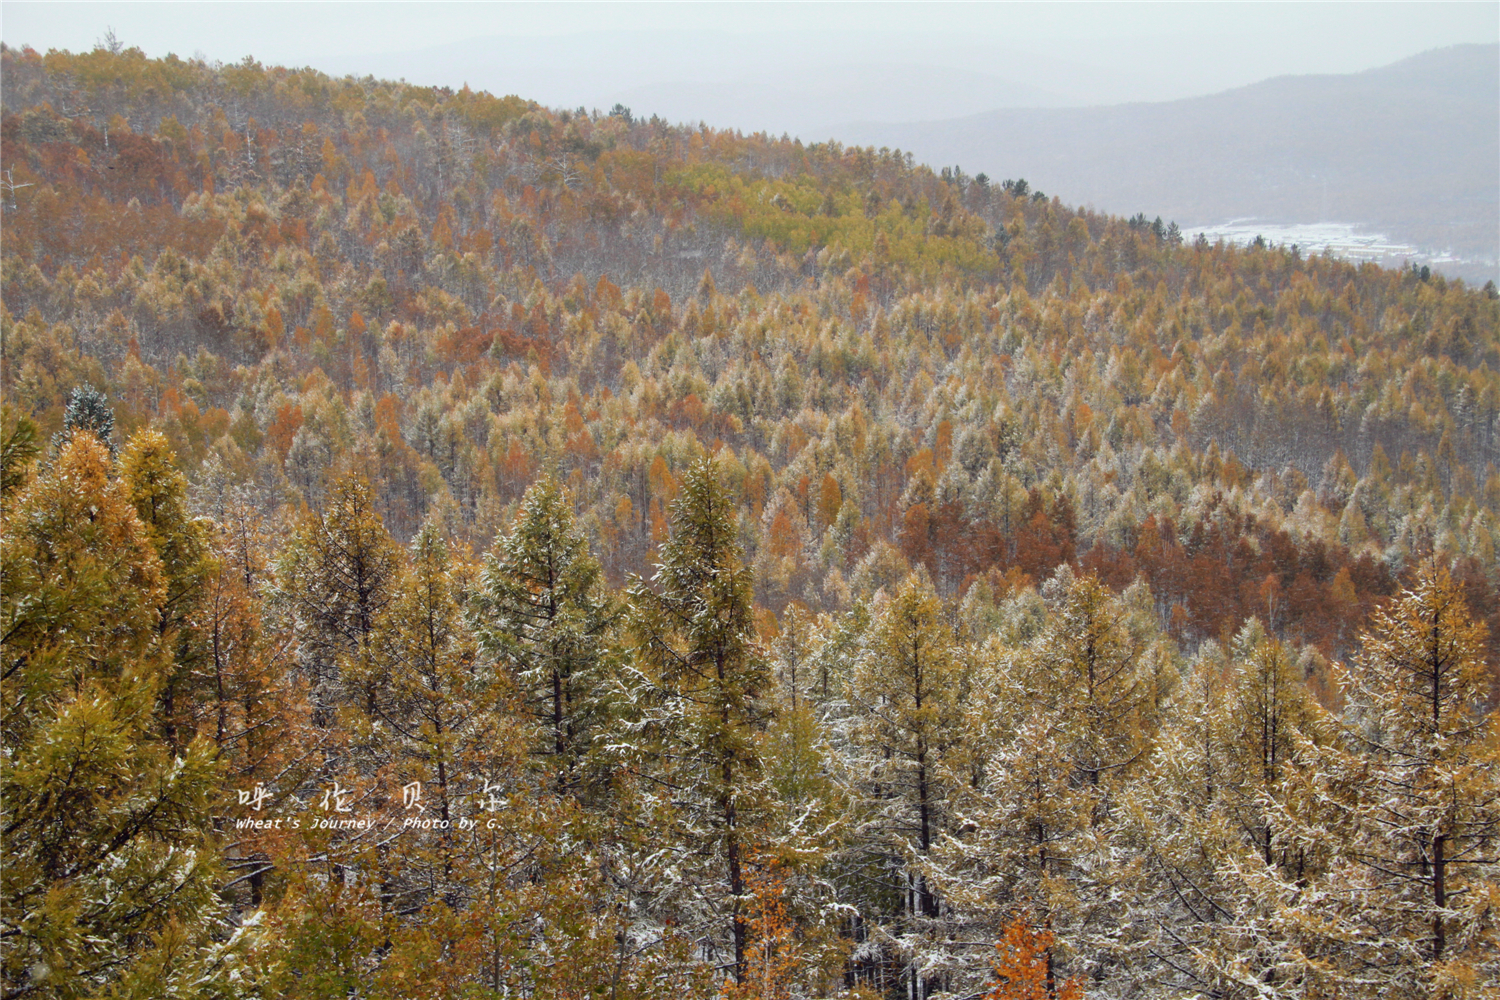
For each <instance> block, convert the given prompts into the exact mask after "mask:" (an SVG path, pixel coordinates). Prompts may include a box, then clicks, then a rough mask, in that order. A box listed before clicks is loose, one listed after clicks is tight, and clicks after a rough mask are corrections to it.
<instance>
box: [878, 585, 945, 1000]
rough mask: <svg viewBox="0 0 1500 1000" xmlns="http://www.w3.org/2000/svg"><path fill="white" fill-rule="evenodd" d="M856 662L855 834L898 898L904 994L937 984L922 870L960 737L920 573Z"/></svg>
mask: <svg viewBox="0 0 1500 1000" xmlns="http://www.w3.org/2000/svg"><path fill="white" fill-rule="evenodd" d="M864 653H865V655H864V657H863V658H862V659H861V660H860V661H859V663H858V664H857V665H856V667H855V670H854V674H853V677H852V678H851V680H850V691H849V699H850V701H851V703H853V705H854V706H855V709H856V714H855V716H854V718H853V720H852V723H851V728H850V736H851V740H852V742H853V743H854V745H855V746H856V747H857V748H858V752H859V754H860V758H861V760H860V764H859V767H860V770H861V771H863V772H864V774H863V776H862V779H861V785H862V788H861V791H862V793H863V795H864V797H865V798H866V800H867V803H866V810H865V811H866V813H867V816H866V817H865V821H864V822H865V829H864V833H865V835H866V836H867V837H869V838H871V839H872V841H873V846H875V848H876V850H877V851H878V852H879V853H883V854H885V855H886V856H887V857H888V858H889V859H890V864H891V871H890V872H889V873H888V876H887V877H891V878H894V879H896V880H897V882H898V883H899V884H898V885H896V886H892V888H893V889H894V890H895V895H896V897H897V898H898V899H899V900H900V903H899V906H900V916H899V917H898V922H897V928H896V935H895V936H896V939H897V947H898V948H899V949H900V950H901V952H902V953H904V954H905V957H906V965H907V968H906V974H907V977H908V980H909V988H910V992H911V995H912V996H913V997H915V998H918V1000H920V998H921V997H925V996H926V995H927V994H928V993H929V992H931V991H932V990H933V989H934V988H936V986H937V984H938V982H939V980H938V978H937V977H936V976H930V975H929V974H928V973H927V972H926V971H924V969H926V967H927V966H929V965H930V964H931V961H930V956H928V955H927V954H926V948H925V945H924V944H923V940H924V938H925V937H926V936H927V935H928V932H929V931H930V930H931V929H932V927H933V924H934V922H935V921H936V920H937V919H938V917H939V916H940V914H941V912H942V901H941V899H940V897H939V894H938V892H937V888H936V886H934V885H933V884H932V881H931V878H930V875H929V873H928V871H927V869H926V867H925V862H926V860H927V858H928V856H929V854H930V853H931V851H932V848H933V846H934V844H935V843H937V841H938V840H939V838H941V837H942V835H943V834H944V832H945V831H946V829H947V827H948V824H949V818H950V814H951V805H950V802H949V797H950V793H951V791H952V789H951V787H950V782H949V781H948V780H947V778H946V776H945V774H944V763H945V758H947V757H948V755H949V754H951V753H953V752H954V751H955V749H956V747H957V745H958V744H959V743H960V741H961V740H962V738H963V725H962V723H963V711H962V705H963V700H964V696H965V694H966V687H967V684H966V681H967V677H966V664H965V661H964V658H963V657H962V655H961V653H960V649H959V648H958V644H957V642H956V641H955V639H954V635H953V629H952V627H951V625H950V624H949V623H948V621H947V620H946V617H945V615H944V611H943V605H942V602H941V600H939V598H938V596H937V593H936V591H935V590H934V589H933V586H932V581H931V579H930V578H929V577H928V576H927V573H926V571H925V570H922V569H918V570H917V571H915V572H913V573H911V574H910V575H908V576H907V578H906V580H905V581H903V582H902V584H901V588H900V590H898V591H897V592H896V594H895V596H894V597H891V598H890V599H889V600H888V601H886V602H885V603H884V605H883V606H881V607H879V608H878V609H877V610H876V612H875V615H874V619H873V621H872V622H871V634H870V638H869V645H868V648H867V649H866V650H865V651H864Z"/></svg>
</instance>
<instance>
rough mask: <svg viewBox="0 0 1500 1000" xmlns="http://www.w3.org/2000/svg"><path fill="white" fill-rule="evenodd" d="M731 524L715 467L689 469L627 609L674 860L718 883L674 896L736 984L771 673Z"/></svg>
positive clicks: (698, 883) (741, 965)
mask: <svg viewBox="0 0 1500 1000" xmlns="http://www.w3.org/2000/svg"><path fill="white" fill-rule="evenodd" d="M737 514H738V511H737V510H736V508H735V504H734V502H733V500H732V498H731V496H730V494H729V491H728V490H727V489H726V488H725V486H724V484H723V482H722V481H721V479H720V474H719V469H718V467H717V465H716V463H715V462H714V461H713V460H712V459H707V458H705V459H701V460H699V461H697V462H695V463H694V464H693V466H692V467H691V468H689V470H688V472H687V474H686V476H685V477H684V478H683V480H682V483H681V492H680V494H679V496H678V498H677V500H676V501H675V502H674V503H673V504H672V522H671V534H670V536H669V537H668V539H667V540H666V542H664V543H663V544H662V546H661V561H660V563H659V565H658V568H657V572H656V575H655V577H654V579H653V581H652V583H653V584H654V585H655V586H654V587H653V586H650V585H647V583H646V582H645V581H637V582H636V584H635V585H634V586H633V587H632V588H631V591H630V602H631V626H632V629H633V631H634V633H635V635H636V636H637V638H638V640H639V647H638V653H637V655H638V658H639V661H640V664H641V666H642V668H643V669H644V672H645V674H646V676H647V678H648V682H649V683H650V684H651V685H652V686H653V687H654V688H655V689H656V691H657V699H656V700H657V701H658V705H657V706H656V707H655V709H654V710H652V711H651V712H649V713H648V717H647V721H646V727H647V730H648V731H649V732H652V733H654V735H655V738H656V740H657V743H658V746H659V748H660V750H659V757H658V762H659V771H658V774H657V776H656V777H657V781H658V782H659V787H661V788H663V789H664V792H663V795H664V796H665V797H666V798H667V799H669V800H670V807H669V808H668V810H667V811H668V812H669V814H671V815H672V816H673V817H674V819H675V825H676V827H677V831H678V834H679V836H680V837H681V838H682V847H683V852H684V853H683V856H682V861H683V864H684V866H692V867H694V868H696V867H698V866H699V865H703V864H707V865H709V866H712V867H714V868H717V869H718V873H717V875H716V876H715V875H710V873H709V872H708V871H700V872H699V873H698V877H697V878H696V879H695V880H694V881H695V884H694V885H691V886H684V887H679V888H680V889H689V890H691V894H692V895H698V896H701V897H702V902H703V904H706V906H707V908H708V910H709V912H710V913H711V914H717V915H718V919H719V920H720V921H722V923H721V924H720V926H721V927H722V930H723V932H727V938H728V942H727V943H728V948H729V956H730V957H729V960H728V961H727V962H724V963H723V967H724V968H725V969H726V970H727V971H728V972H729V973H730V976H731V977H732V978H733V979H734V980H735V981H736V982H739V981H741V980H742V979H743V977H744V973H745V955H746V952H745V949H746V943H747V933H748V925H747V922H746V919H747V914H746V910H745V906H746V901H747V898H748V897H747V882H746V864H747V855H748V849H749V847H750V846H751V844H753V842H754V840H755V836H756V833H755V820H756V818H757V816H758V814H759V813H760V812H761V811H762V810H763V808H764V803H763V799H764V797H765V787H764V785H765V779H764V773H763V766H762V761H761V759H760V745H759V742H758V738H757V736H758V733H759V731H760V729H761V728H762V726H763V724H764V721H765V708H764V704H763V698H764V695H765V693H766V691H767V688H768V687H769V683H770V676H769V673H770V672H769V668H768V665H767V662H766V658H765V656H764V654H763V652H762V650H761V648H760V646H759V644H758V643H757V642H756V639H755V622H754V617H753V614H752V594H753V584H752V580H751V574H750V569H749V567H748V566H746V565H745V561H744V555H743V552H742V550H741V548H740V543H739V538H738V533H737V529H736V518H737ZM715 882H717V884H718V888H717V889H715V888H712V886H713V884H714V883H715ZM715 937H718V935H715ZM719 940H723V938H719Z"/></svg>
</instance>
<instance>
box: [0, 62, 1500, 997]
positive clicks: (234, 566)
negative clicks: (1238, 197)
mask: <svg viewBox="0 0 1500 1000" xmlns="http://www.w3.org/2000/svg"><path fill="white" fill-rule="evenodd" d="M0 63H3V65H0V70H3V74H0V87H3V90H0V139H3V146H0V160H3V162H0V173H3V176H4V177H5V181H6V185H7V187H6V190H5V192H4V194H5V198H4V203H3V206H0V212H3V219H4V225H5V240H4V244H3V247H0V292H3V298H4V301H3V305H0V326H3V336H4V345H5V350H4V356H3V359H0V384H3V389H4V395H5V400H6V408H5V415H4V420H3V426H0V457H3V477H0V478H3V490H4V510H3V519H4V530H3V546H4V553H3V554H4V562H3V574H4V577H3V587H0V592H3V593H0V600H3V615H0V620H3V646H0V671H3V684H4V686H3V692H0V699H3V700H0V727H3V736H4V745H5V755H6V756H5V773H4V777H3V782H0V805H3V810H4V817H3V822H4V831H5V838H4V840H5V844H4V852H5V853H4V865H3V874H0V879H3V885H4V894H3V912H0V976H3V989H4V991H5V994H6V995H7V996H12V995H14V996H84V995H94V994H97V993H100V992H103V991H109V990H115V991H118V992H119V993H121V994H122V995H137V996H142V997H157V996H176V995H183V996H188V995H194V996H197V995H223V996H272V995H281V996H288V997H301V996H306V997H324V996H332V995H339V996H370V997H377V996H389V997H407V996H417V995H422V996H427V995H431V996H452V995H474V996H509V995H517V994H524V995H532V996H558V997H583V996H606V995H607V996H609V997H611V998H623V997H657V996H680V995H710V994H712V993H714V992H715V991H721V992H723V993H724V994H725V995H726V996H734V997H766V998H769V997H796V996H809V997H810V996H834V995H848V996H855V995H865V996H885V995H889V996H896V995H900V996H907V997H911V998H913V1000H921V998H927V997H936V996H940V995H949V996H954V997H957V996H981V995H986V996H993V997H1007V996H1027V997H1062V996H1079V995H1088V996H1100V997H1168V996H1182V995H1202V996H1225V997H1232V996H1246V997H1250V996H1257V997H1259V996H1282V997H1304V996H1349V997H1361V996H1369V995H1376V994H1382V993H1383V994H1385V995H1391V996H1413V997H1415V996H1428V995H1445V996H1465V995H1474V996H1478V995H1482V991H1483V990H1485V989H1487V988H1488V986H1487V984H1489V983H1492V982H1494V981H1495V979H1496V977H1497V976H1500V966H1497V962H1496V958H1495V955H1496V954H1497V953H1500V942H1497V940H1496V927H1495V917H1494V912H1495V905H1494V904H1495V900H1496V899H1497V898H1500V879H1497V875H1496V850H1497V846H1500V845H1497V843H1496V839H1497V837H1500V786H1497V779H1496V772H1497V768H1496V765H1497V763H1500V761H1497V753H1500V730H1497V728H1496V722H1495V719H1496V715H1495V713H1494V711H1493V706H1494V704H1495V699H1496V688H1497V680H1500V674H1497V668H1500V655H1497V643H1500V610H1497V609H1500V597H1497V594H1500V591H1497V587H1500V569H1497V565H1500V562H1497V559H1496V554H1495V552H1496V545H1497V542H1500V524H1497V521H1496V518H1497V515H1500V471H1497V464H1500V375H1497V372H1500V303H1497V301H1496V298H1495V297H1494V296H1493V295H1492V294H1489V292H1488V291H1477V290H1474V289H1470V288H1467V287H1465V286H1464V285H1463V284H1462V283H1460V282H1448V281H1445V280H1444V279H1442V278H1441V277H1437V276H1432V275H1427V276H1426V277H1424V276H1422V275H1419V274H1416V273H1413V272H1409V271H1408V272H1389V271H1382V270H1380V269H1378V268H1375V267H1373V266H1364V267H1355V266H1352V265H1349V264H1346V263H1342V262H1339V261H1335V260H1331V259H1325V258H1319V257H1314V258H1310V259H1301V258H1299V256H1298V255H1297V254H1296V253H1295V252H1288V251H1284V250H1281V249H1276V248H1250V249H1236V248H1233V247H1229V246H1224V245H1216V246H1209V245H1206V244H1203V243H1199V244H1198V245H1184V244H1183V243H1182V241H1181V239H1180V236H1179V234H1178V233H1177V232H1176V229H1175V227H1173V226H1163V225H1161V224H1160V222H1159V220H1158V222H1157V223H1155V224H1147V223H1146V222H1145V219H1144V216H1139V217H1137V218H1136V219H1133V220H1124V219H1115V218H1110V217H1105V216H1101V215H1097V214H1094V213H1091V212H1088V211H1078V210H1073V209H1070V208H1067V207H1066V206H1064V205H1063V204H1062V203H1061V202H1060V201H1059V200H1057V199H1051V200H1048V199H1047V198H1045V197H1043V196H1041V195H1040V194H1039V193H1034V192H1032V191H1031V190H1030V188H1029V187H1028V186H1027V185H1026V183H1025V182H1024V181H1008V182H1006V183H1004V184H991V183H990V182H989V180H988V179H987V178H984V177H982V176H981V177H977V178H970V177H968V176H966V175H965V174H964V173H963V171H961V170H958V169H956V168H950V169H944V170H943V171H941V172H940V173H934V172H933V171H931V170H929V169H927V168H925V167H920V166H916V165H913V164H912V163H911V162H910V159H909V158H908V157H905V156H903V155H901V154H900V153H897V152H891V151H889V150H880V151H875V150H869V149H853V148H843V147H840V146H838V145H836V144H824V145H815V146H804V145H803V144H801V143H799V142H793V141H789V140H776V139H774V138H770V137H767V136H764V135H754V136H744V135H740V134H737V133H732V132H717V131H714V130H711V129H709V128H707V127H700V128H684V127H677V126H669V125H668V124H666V123H664V122H661V121H659V120H656V119H651V120H647V121H642V120H638V119H635V118H633V117H632V116H631V115H630V114H629V113H628V112H626V111H624V110H623V109H617V110H616V112H614V113H611V114H609V115H602V114H599V113H597V112H595V113H590V112H588V111H587V110H585V109H578V110H577V111H576V112H555V111H549V110H546V109H543V108H540V107H537V106H535V105H533V104H531V103H528V102H525V101H521V100H519V99H517V98H505V99H496V98H493V97H491V96H489V95H485V94H475V93H471V92H469V91H468V90H467V89H466V90H464V91H460V92H452V91H448V90H443V89H433V88H419V87H412V86H409V85H406V84H393V83H386V82H381V81H375V80H373V79H365V80H356V79H352V78H351V79H344V80H334V79H330V78H327V77H324V76H321V75H319V74H317V73H314V72H312V71H289V70H284V69H277V68H265V67H261V66H260V65H258V64H256V63H254V62H252V61H248V60H247V61H246V62H244V63H241V64H237V65H233V66H217V65H213V66H211V65H205V64H203V63H201V62H197V61H191V62H185V61H182V60H179V59H176V58H173V57H169V58H167V59H165V60H151V59H147V58H145V57H144V56H143V55H141V54H140V53H139V52H137V51H134V50H123V51H111V50H108V49H100V50H96V51H94V52H92V53H88V54H83V55H72V54H69V53H60V52H51V53H48V54H46V55H45V56H43V55H40V54H38V53H35V52H33V51H31V50H22V51H16V50H13V49H4V50H3V51H0ZM997 949H998V950H997Z"/></svg>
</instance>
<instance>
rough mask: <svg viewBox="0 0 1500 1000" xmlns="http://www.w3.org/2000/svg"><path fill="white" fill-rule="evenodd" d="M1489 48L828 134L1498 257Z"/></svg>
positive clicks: (1492, 49)
mask: <svg viewBox="0 0 1500 1000" xmlns="http://www.w3.org/2000/svg"><path fill="white" fill-rule="evenodd" d="M1497 81H1500V45H1462V46H1455V47H1453V48H1448V49H1440V50H1436V51H1433V52H1428V53H1425V54H1423V55H1419V56H1414V57H1412V58H1410V59H1407V60H1404V61H1402V62H1399V63H1396V64H1394V65H1391V66H1387V67H1384V68H1381V69H1375V70H1369V71H1367V72H1364V73H1355V74H1350V75H1348V76H1296V77H1280V78H1277V79H1273V80H1267V81H1265V82H1263V83H1258V84H1255V85H1253V86H1249V87H1242V88H1239V89H1237V90H1231V91H1227V92H1225V93H1221V94H1215V95H1212V96H1208V97H1199V98H1193V99H1189V100H1180V101H1169V102H1164V103H1158V104H1125V105H1116V106H1108V107H1095V108H1037V109H1027V110H1021V109H1010V110H1003V111H994V112H988V113H985V114H979V115H971V116H969V117H965V118H958V119H954V120H952V121H948V122H937V123H933V122H924V123H919V124H910V125H900V124H876V123H861V124H853V125H849V126H845V127H839V128H837V129H835V130H834V131H833V133H832V134H836V135H838V136H839V137H840V138H842V139H844V140H845V141H848V142H857V143H868V144H872V145H877V146H890V147H892V148H901V149H906V150H910V151H911V152H913V153H914V154H915V155H916V156H917V157H919V158H920V159H922V160H924V161H926V162H929V163H959V164H962V165H963V166H964V167H965V168H966V169H967V170H970V171H979V170H985V171H988V172H990V173H991V174H995V175H1002V176H1013V177H1026V178H1027V179H1028V180H1031V181H1032V182H1033V183H1035V184H1036V185H1037V186H1038V187H1042V188H1044V189H1046V190H1048V191H1051V190H1057V191H1066V192H1067V193H1068V197H1069V198H1071V199H1074V200H1076V201H1078V202H1083V203H1087V204H1090V205H1093V206H1096V207H1097V208H1099V209H1101V210H1104V211H1110V212H1117V213H1121V214H1133V213H1135V212H1137V211H1147V212H1149V213H1150V214H1153V215H1155V214H1160V215H1161V216H1163V217H1164V218H1174V219H1176V220H1177V221H1178V222H1179V223H1181V224H1183V225H1184V226H1187V225H1212V224H1217V223H1223V222H1226V221H1228V220H1230V219H1236V218H1246V217H1253V218H1258V219H1262V220H1264V221H1267V222H1275V223H1298V222H1301V223H1312V222H1344V223H1349V224H1356V225H1361V226H1364V227H1368V228H1370V229H1372V230H1375V231H1378V232H1384V233H1385V234H1386V235H1387V236H1390V237H1392V238H1395V239H1400V240H1403V241H1406V242H1409V243H1412V244H1414V245H1416V246H1419V247H1424V248H1428V249H1430V250H1443V249H1452V250H1453V251H1455V252H1457V253H1459V254H1461V255H1463V256H1466V257H1469V258H1475V259H1483V260H1487V261H1488V262H1489V265H1488V268H1487V269H1485V270H1480V271H1475V272H1474V273H1475V274H1479V275H1481V278H1480V280H1483V279H1484V277H1485V276H1494V274H1493V272H1494V270H1495V261H1496V259H1497V257H1500V221H1497V220H1500V82H1497Z"/></svg>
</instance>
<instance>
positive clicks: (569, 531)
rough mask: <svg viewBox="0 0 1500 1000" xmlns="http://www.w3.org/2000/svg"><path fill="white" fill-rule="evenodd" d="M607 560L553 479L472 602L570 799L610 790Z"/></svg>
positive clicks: (540, 485)
mask: <svg viewBox="0 0 1500 1000" xmlns="http://www.w3.org/2000/svg"><path fill="white" fill-rule="evenodd" d="M602 583H603V581H602V579H601V574H600V568H599V562H598V560H596V559H595V558H594V557H593V555H592V554H591V553H590V552H589V546H588V539H587V538H585V537H584V535H583V532H582V531H580V530H579V528H578V526H577V524H576V523H575V521H574V517H573V499H572V497H571V495H570V494H569V492H568V491H567V490H566V489H564V488H563V487H562V486H560V485H559V484H558V483H557V481H556V480H554V479H552V478H550V477H548V478H544V479H542V480H541V481H539V482H537V483H536V484H535V485H533V486H532V487H531V488H530V489H528V490H527V491H526V495H525V496H524V497H523V498H522V500H521V510H520V513H519V514H518V516H517V518H516V521H515V523H514V524H513V525H512V527H511V530H510V532H509V533H508V534H507V535H505V536H504V537H503V538H501V539H500V540H499V541H498V542H497V543H496V545H495V550H494V552H492V553H491V554H490V555H489V556H488V557H487V558H486V560H485V565H484V569H483V570H482V572H481V575H480V579H479V586H478V587H477V588H475V592H474V595H473V598H472V600H471V602H470V611H469V620H470V622H471V623H472V626H473V628H474V631H475V633H476V635H477V636H478V641H479V648H480V650H481V652H483V654H484V655H485V656H486V657H488V658H490V659H491V660H493V661H494V662H495V663H496V664H497V666H498V667H499V669H501V670H503V671H504V672H505V673H506V674H507V675H508V676H509V678H510V679H511V681H512V682H513V683H514V684H515V687H516V689H517V691H518V692H519V694H520V696H521V698H522V699H523V701H524V703H525V705H526V710H527V713H528V714H529V716H530V718H531V721H532V722H533V724H534V726H535V728H536V731H537V751H536V757H537V759H538V760H539V761H542V762H544V766H545V767H546V768H547V770H548V771H549V772H550V778H551V780H552V782H553V784H554V786H555V789H556V790H557V791H558V792H560V793H567V794H571V795H575V796H582V795H584V794H585V793H586V792H589V791H590V790H592V791H595V792H597V791H598V790H599V786H601V785H602V784H607V783H608V781H609V778H610V775H609V773H608V769H607V768H605V767H603V766H602V765H601V764H600V759H601V758H600V754H599V753H597V752H595V750H596V748H595V746H594V743H595V738H596V737H597V736H598V735H599V733H600V731H601V727H602V726H603V725H604V724H605V723H606V722H607V721H608V716H609V714H610V708H609V701H610V697H611V695H610V683H611V680H612V677H611V673H612V671H611V669H610V668H611V645H612V643H611V639H610V633H611V630H612V628H613V625H614V612H613V610H612V609H611V607H610V602H609V599H608V597H607V596H606V594H605V591H604V588H603V586H602Z"/></svg>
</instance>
